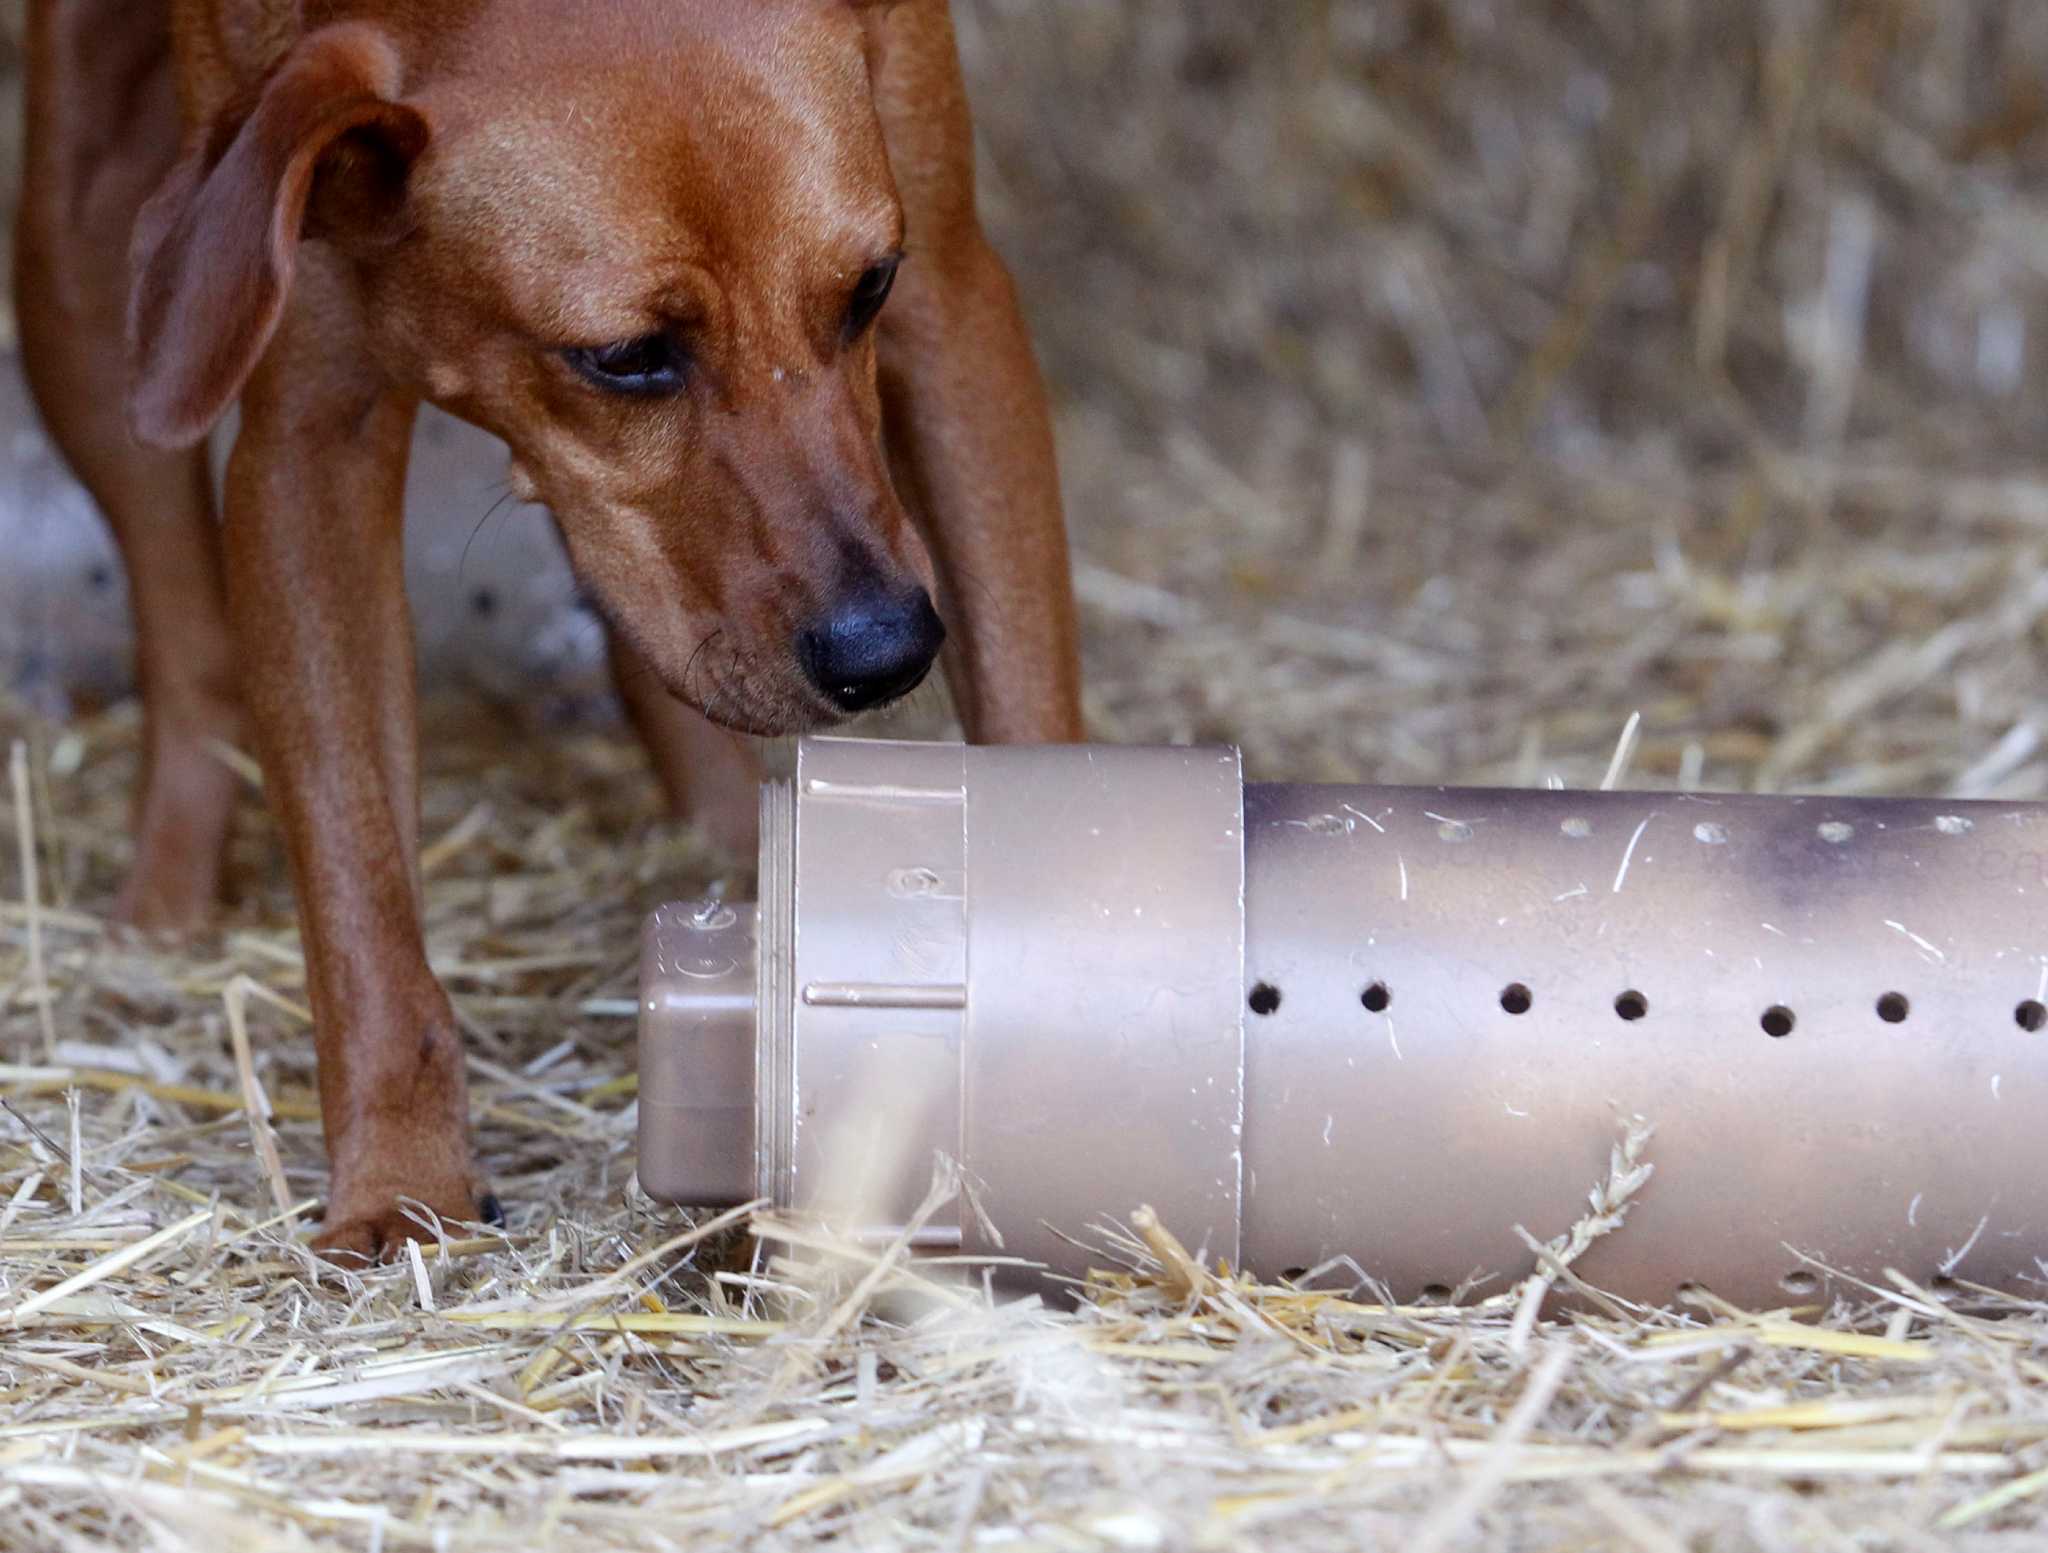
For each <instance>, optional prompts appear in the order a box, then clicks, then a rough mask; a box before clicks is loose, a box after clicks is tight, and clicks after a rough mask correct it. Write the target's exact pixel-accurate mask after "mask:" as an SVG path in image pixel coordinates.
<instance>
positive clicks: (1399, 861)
mask: <svg viewBox="0 0 2048 1553" xmlns="http://www.w3.org/2000/svg"><path fill="white" fill-rule="evenodd" d="M1394 863H1395V866H1396V867H1398V868H1399V869H1400V870H1401V899H1402V900H1404V901H1405V900H1406V899H1407V898H1408V859H1407V858H1405V857H1403V856H1402V855H1401V854H1400V853H1398V852H1396V853H1395V854H1394Z"/></svg>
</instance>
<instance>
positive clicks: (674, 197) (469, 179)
mask: <svg viewBox="0 0 2048 1553" xmlns="http://www.w3.org/2000/svg"><path fill="white" fill-rule="evenodd" d="M539 17H544V18H545V21H546V24H545V26H539V25H536V26H534V27H493V28H490V29H486V30H485V32H486V35H485V36H482V37H479V38H477V39H475V40H474V41H473V43H472V44H471V46H470V48H469V49H468V51H467V52H465V53H464V54H463V55H461V56H459V57H457V58H455V59H454V60H452V61H450V62H449V64H448V66H447V67H446V68H445V69H444V71H442V72H440V73H439V79H437V80H435V81H433V82H431V83H430V84H428V85H427V86H426V87H425V88H424V89H423V90H422V92H421V93H420V100H421V103H422V106H423V107H425V108H426V109H427V111H428V113H429V115H430V117H431V119H432V121H433V123H434V126H435V140H434V144H433V148H432V150H431V151H430V152H429V154H428V156H427V157H426V158H425V159H424V160H423V162H422V164H421V166H420V167H419V168H418V170H417V173H416V182H415V193H416V196H417V197H418V198H419V199H420V200H421V202H422V204H423V206H424V207H425V209H426V210H427V212H428V215H429V220H430V222H431V224H432V227H433V229H434V230H433V233H432V236H433V237H434V239H435V240H436V241H442V242H455V243H459V244H461V245H462V246H463V247H464V248H465V249H469V250H473V251H474V253H475V256H476V258H477V259H478V260H479V261H481V262H483V263H484V264H485V265H486V267H487V268H488V269H489V270H490V271H491V272H493V273H495V274H496V275H497V277H498V279H499V280H500V281H502V282H503V283H505V284H507V285H510V286H512V287H514V288H520V287H522V286H523V285H525V284H526V283H528V282H531V283H533V285H534V287H535V289H538V287H539V285H540V283H541V280H542V277H543V276H546V277H547V278H549V279H550V280H551V282H552V283H551V284H548V285H547V286H546V288H545V289H546V290H547V292H548V293H549V294H550V295H552V296H556V297H559V298H561V299H562V303H561V305H564V306H569V307H574V306H575V302H574V298H573V295H566V296H565V295H564V292H563V288H562V287H561V285H560V281H561V278H562V276H563V274H564V272H565V271H576V272H582V273H583V274H584V276H585V278H586V280H587V281H589V282H590V283H592V284H594V285H596V286H598V287H600V288H602V287H603V286H604V285H605V284H606V280H607V278H608V277H610V278H615V279H616V280H617V281H619V282H621V283H626V282H637V283H638V284H640V285H641V286H643V287H644V286H645V285H646V284H647V283H648V277H649V276H650V275H653V274H656V273H659V272H668V271H673V270H677V269H681V268H686V267H694V268H699V269H717V268H720V267H722V266H725V265H730V264H744V265H747V266H750V267H752V268H755V269H759V268H761V267H762V266H764V265H765V266H769V267H773V266H776V265H779V264H789V263H803V262H817V260H818V259H819V258H820V257H821V256H823V257H827V258H829V256H831V255H834V254H844V255H845V256H846V262H849V263H854V264H856V265H859V264H864V263H866V262H869V260H870V259H871V258H872V256H874V255H876V254H879V253H882V252H885V251H887V249H888V248H889V247H891V246H892V245H893V244H894V242H895V241H896V240H897V238H898V237H899V236H900V232H899V230H898V221H899V217H898V214H897V204H896V198H895V191H894V185H893V183H892V181H891V178H890V175H889V168H888V159H887V155H886V152H885V149H884V147H883V143H882V137H881V130H880V125H879V122H878V120H877V117H876V114H875V109H874V104H873V100H872V96H871V93H870V89H869V85H868V77H867V69H866V64H865V61H864V59H863V57H862V53H861V48H860V38H859V34H858V31H857V30H856V29H855V28H854V27H852V26H850V25H843V23H844V22H845V20H846V19H845V17H843V16H841V15H837V14H835V13H834V12H833V10H832V8H829V7H818V6H815V5H790V4H779V3H775V0H754V3H752V4H748V3H738V4H728V3H709V4H706V3H697V0H693V3H678V0H662V3H654V4H645V5H643V4H640V3H636V0H610V3H600V4H591V5H562V4H560V3H559V0H554V3H552V4H550V5H549V6H547V7H546V8H545V9H544V10H543V11H541V12H540V13H539ZM538 19H539V18H538V17H537V18H536V20H537V21H538ZM570 289H571V291H572V292H573V290H575V289H577V288H570Z"/></svg>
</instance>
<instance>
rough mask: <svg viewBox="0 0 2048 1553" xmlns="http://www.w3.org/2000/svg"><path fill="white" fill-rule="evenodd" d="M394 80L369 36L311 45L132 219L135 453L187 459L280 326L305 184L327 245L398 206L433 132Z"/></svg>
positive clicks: (364, 31) (387, 58)
mask: <svg viewBox="0 0 2048 1553" xmlns="http://www.w3.org/2000/svg"><path fill="white" fill-rule="evenodd" d="M400 74H401V71H400V64H399V60H398V56H397V54H396V52H395V50H394V49H393V48H392V45H391V43H390V42H389V40H388V39H386V38H385V36H384V35H383V34H382V33H381V32H379V31H378V30H376V29H375V28H372V27H368V26H364V25H361V24H342V25H339V26H334V27H328V28H324V29H322V30H321V31H319V32H316V33H312V34H309V35H308V36H307V37H305V38H304V39H302V40H301V41H300V42H299V43H298V44H297V45H296V46H295V47H294V48H293V49H292V51H291V52H290V53H289V54H288V55H286V56H285V58H284V60H283V62H282V63H280V64H279V65H278V66H277V68H276V69H275V71H273V72H272V74H271V76H270V78H269V80H268V81H267V82H266V83H265V85H264V87H263V90H262V93H261V95H260V96H258V97H257V98H256V99H255V103H254V107H253V109H251V110H250V111H249V112H248V113H247V115H246V116H245V117H243V118H241V119H240V120H239V121H238V122H236V121H230V122H227V123H224V124H222V125H219V126H216V128H215V131H214V133H213V134H211V135H209V136H207V137H206V139H205V140H204V141H203V142H200V143H197V144H193V145H190V146H188V148H187V151H186V154H185V155H184V156H183V157H182V158H180V160H179V161H178V163H177V164H176V166H174V167H173V168H172V169H171V172H170V174H169V176H168V177H167V178H166V179H165V181H164V184H163V187H162V188H160V189H159V190H158V191H157V192H156V194H155V195H154V196H152V197H151V199H150V200H149V202H148V203H147V204H146V205H144V206H143V208H142V211H141V213H140V215H139V216H138V217H137V218H136V225H135V240H134V247H133V250H132V253H131V265H130V271H131V275H132V277H133V279H132V289H131V291H130V293H129V300H128V346H129V356H130V365H131V372H132V383H131V387H130V390H129V398H128V419H129V424H130V426H131V427H132V429H133V430H134V432H135V435H136V436H137V437H138V438H139V439H140V440H142V441H143V442H146V443H149V444H151V445H153V446H157V447H188V446H190V445H191V444H193V443H195V442H197V441H199V439H200V438H202V437H204V436H205V435H206V434H207V432H208V431H209V430H210V429H211V428H212V426H213V424H214V422H215V421H217V420H219V419H220V417H221V416H222V415H223V414H224V413H225V412H226V410H227V408H228V406H229V405H231V404H232V403H234V401H235V398H236V396H237V395H239V394H240V392H241V390H242V385H243V383H244V382H245V381H247V379H248V376H249V374H250V372H251V371H253V370H254V369H255V366H256V363H257V362H258V361H260V360H261V359H262V357H263V352H264V350H265V349H266V348H267V347H268V346H269V344H270V341H271V337H272V336H273V335H274V334H276V332H277V326H278V322H279V320H280V319H281V318H282V317H283V315H284V304H285V298H286V296H287V295H288V294H289V293H290V290H291V283H292V272H293V269H294V267H295V266H296V263H297V260H298V249H299V241H300V238H301V236H302V234H303V231H304V228H305V227H306V225H307V221H308V207H309V204H311V203H312V202H313V201H314V200H315V197H316V178H319V179H320V182H321V186H320V187H319V188H318V190H317V195H318V209H317V215H318V216H319V218H320V226H321V233H322V235H323V236H325V235H336V236H345V235H346V234H345V233H344V232H341V231H336V232H335V233H333V234H330V233H329V232H328V230H327V228H328V227H330V226H335V227H340V226H346V225H348V224H350V223H356V222H366V223H370V224H374V223H375V222H376V220H378V219H379V217H380V216H381V217H384V218H387V219H388V218H389V217H390V216H391V215H392V214H393V213H395V212H396V211H397V210H398V209H399V208H401V207H402V204H403V199H404V186H405V177H406V174H407V173H408V172H409V171H410V169H411V166H412V163H413V160H414V159H415V158H416V157H417V156H418V155H419V153H420V152H421V151H422V150H423V149H425V147H426V143H427V138H428V133H427V123H426V120H425V119H424V118H423V117H422V116H421V115H420V114H419V113H418V112H417V111H415V110H414V109H412V108H409V107H406V106H404V105H402V104H400V103H398V102H395V101H393V100H392V99H393V97H394V95H395V94H396V93H397V91H398V90H399V84H400ZM323 174H328V175H331V177H323V176H322V175H323ZM329 183H332V184H333V185H335V186H334V187H332V188H331V189H330V188H329V187H328V186H327V185H328V184H329ZM330 214H331V217H332V219H330Z"/></svg>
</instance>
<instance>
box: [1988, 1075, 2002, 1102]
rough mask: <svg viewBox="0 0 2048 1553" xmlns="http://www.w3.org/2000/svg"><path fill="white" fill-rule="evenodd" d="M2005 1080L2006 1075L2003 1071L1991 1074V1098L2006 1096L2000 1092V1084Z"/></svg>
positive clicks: (1996, 1098) (1998, 1098)
mask: <svg viewBox="0 0 2048 1553" xmlns="http://www.w3.org/2000/svg"><path fill="white" fill-rule="evenodd" d="M2004 1082H2005V1075H2004V1074H2003V1073H1994V1074H1992V1075H1991V1098H1992V1099H1993V1100H2000V1099H2003V1098H2004V1097H2003V1096H2002V1095H2000V1094H1999V1092H1998V1086H1999V1085H2000V1084H2003V1083H2004Z"/></svg>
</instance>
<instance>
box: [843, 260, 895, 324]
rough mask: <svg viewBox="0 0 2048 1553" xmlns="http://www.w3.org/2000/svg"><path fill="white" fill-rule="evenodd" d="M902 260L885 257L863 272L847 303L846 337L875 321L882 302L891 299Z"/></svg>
mask: <svg viewBox="0 0 2048 1553" xmlns="http://www.w3.org/2000/svg"><path fill="white" fill-rule="evenodd" d="M902 262H903V261H902V260H901V259H884V260H883V261H882V262H881V263H880V264H876V265H870V266H869V267H868V268H867V269H866V270H865V271H863V272H862V274H861V277H860V280H859V281H858V282H856V283H855V285H854V288H853V298H852V300H851V301H849V302H848V303H847V304H846V337H847V338H848V339H849V340H850V339H853V338H854V337H855V336H856V335H858V334H861V333H862V332H864V331H865V330H866V329H867V326H868V325H869V324H871V323H873V322H874V321H875V315H876V314H877V313H879V312H881V310H882V304H883V303H884V302H886V301H888V300H889V291H890V288H891V287H893V286H894V285H895V284H896V270H897V267H898V266H899V265H900V264H901V263H902Z"/></svg>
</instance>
